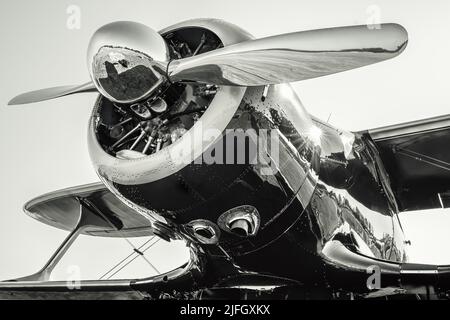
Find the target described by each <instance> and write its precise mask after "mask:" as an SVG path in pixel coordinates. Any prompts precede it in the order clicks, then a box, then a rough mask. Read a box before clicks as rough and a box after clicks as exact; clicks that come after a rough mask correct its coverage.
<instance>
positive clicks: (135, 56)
mask: <svg viewBox="0 0 450 320" xmlns="http://www.w3.org/2000/svg"><path fill="white" fill-rule="evenodd" d="M407 42H408V35H407V32H406V30H405V29H404V28H403V27H402V26H400V25H398V24H381V25H379V26H377V27H375V26H374V28H369V26H365V25H362V26H348V27H338V28H329V29H319V30H311V31H302V32H294V33H288V34H282V35H277V36H271V37H266V38H262V39H256V40H249V41H245V42H241V43H238V44H234V45H230V46H226V47H223V48H220V49H216V50H213V51H209V52H206V53H202V54H198V55H194V56H191V57H187V58H183V59H178V60H170V59H169V53H168V50H167V46H166V44H165V41H164V39H163V38H162V37H161V36H160V35H159V34H158V33H157V32H156V31H154V30H153V29H151V28H149V27H147V26H145V25H143V24H140V23H136V22H128V21H119V22H113V23H110V24H107V25H105V26H103V27H101V28H100V29H99V30H97V31H96V32H95V33H94V35H93V36H92V38H91V41H90V44H89V48H88V55H87V63H88V69H89V73H90V76H91V79H92V82H88V83H86V84H83V85H79V86H62V87H55V88H48V89H42V90H37V91H32V92H28V93H24V94H21V95H19V96H17V97H15V98H13V99H12V100H11V101H10V102H9V103H8V104H10V105H17V104H24V103H32V102H38V101H44V100H48V99H53V98H58V97H61V96H65V95H70V94H75V93H80V92H89V91H96V90H97V91H99V92H100V93H101V94H102V95H103V96H105V97H106V98H108V99H110V100H112V101H115V102H119V103H133V102H136V101H139V100H142V99H146V98H148V97H149V96H150V95H151V94H152V93H153V92H154V91H155V89H157V88H158V87H159V86H160V85H162V84H163V83H164V82H166V81H170V82H178V81H194V82H201V83H209V84H215V85H234V86H262V85H269V84H279V83H286V82H294V81H300V80H306V79H311V78H316V77H321V76H325V75H329V74H333V73H337V72H342V71H346V70H350V69H355V68H359V67H362V66H366V65H370V64H373V63H376V62H380V61H383V60H387V59H390V58H393V57H395V56H397V55H399V54H400V53H401V52H402V51H403V50H404V48H405V47H406V44H407Z"/></svg>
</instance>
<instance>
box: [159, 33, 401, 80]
mask: <svg viewBox="0 0 450 320" xmlns="http://www.w3.org/2000/svg"><path fill="white" fill-rule="evenodd" d="M407 40H408V36H407V33H406V31H405V29H403V27H401V26H400V25H397V24H382V25H381V27H380V28H379V29H376V28H373V29H372V28H369V27H368V26H350V27H341V28H330V29H320V30H312V31H303V32H295V33H288V34H283V35H278V36H272V37H267V38H263V39H257V40H252V41H247V42H243V43H239V44H236V45H233V46H228V47H225V48H222V49H218V50H215V51H212V52H208V53H204V54H200V55H197V56H194V57H190V58H185V59H182V60H178V61H172V62H170V64H169V71H168V73H169V77H170V79H171V81H183V80H187V81H199V82H205V83H214V84H218V85H239V86H260V85H267V84H278V83H286V82H293V81H299V80H305V79H311V78H316V77H320V76H324V75H328V74H333V73H337V72H341V71H345V70H350V69H354V68H359V67H362V66H365V65H369V64H372V63H376V62H380V61H383V60H386V59H390V58H393V57H395V56H397V55H398V54H400V53H401V52H402V51H403V49H404V48H405V46H406V43H407Z"/></svg>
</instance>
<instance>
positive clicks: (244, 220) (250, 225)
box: [217, 205, 261, 237]
mask: <svg viewBox="0 0 450 320" xmlns="http://www.w3.org/2000/svg"><path fill="white" fill-rule="evenodd" d="M217 224H218V225H219V227H220V228H221V229H222V230H224V231H227V232H231V233H234V234H239V235H241V236H245V237H247V236H254V235H256V234H257V233H258V231H259V226H260V224H261V217H260V215H259V212H258V209H256V208H255V207H253V206H249V205H243V206H238V207H235V208H232V209H230V210H228V211H226V212H224V213H222V214H221V215H220V217H219V219H217Z"/></svg>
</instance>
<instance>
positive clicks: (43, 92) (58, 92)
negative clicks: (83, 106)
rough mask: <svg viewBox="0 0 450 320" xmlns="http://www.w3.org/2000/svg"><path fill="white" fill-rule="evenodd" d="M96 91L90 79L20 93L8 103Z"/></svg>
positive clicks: (30, 101)
mask: <svg viewBox="0 0 450 320" xmlns="http://www.w3.org/2000/svg"><path fill="white" fill-rule="evenodd" d="M96 91H97V89H96V87H95V85H94V84H93V83H92V82H91V81H89V82H87V83H85V84H82V85H75V86H60V87H53V88H46V89H40V90H36V91H30V92H26V93H22V94H20V95H18V96H17V97H14V98H13V99H11V101H9V102H8V105H17V104H26V103H34V102H39V101H45V100H50V99H55V98H59V97H63V96H67V95H70V94H75V93H82V92H96Z"/></svg>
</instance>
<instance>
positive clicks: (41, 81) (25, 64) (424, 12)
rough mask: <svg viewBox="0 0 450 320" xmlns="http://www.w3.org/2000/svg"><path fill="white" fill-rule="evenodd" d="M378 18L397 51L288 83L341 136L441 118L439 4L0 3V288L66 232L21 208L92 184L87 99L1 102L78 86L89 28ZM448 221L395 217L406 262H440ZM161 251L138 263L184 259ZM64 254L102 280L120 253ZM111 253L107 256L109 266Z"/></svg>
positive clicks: (303, 24) (110, 247) (447, 256)
mask: <svg viewBox="0 0 450 320" xmlns="http://www.w3.org/2000/svg"><path fill="white" fill-rule="evenodd" d="M70 5H77V6H78V7H79V8H80V10H81V28H80V29H79V30H70V29H68V28H67V26H66V22H67V19H68V16H69V15H68V14H67V12H66V10H67V8H68V7H69V6H70ZM378 10H379V11H378ZM377 11H378V12H379V16H380V20H381V22H396V23H400V24H402V25H403V26H404V27H405V28H406V29H407V30H408V33H409V45H408V47H407V48H406V50H405V51H404V52H403V53H402V55H400V56H399V57H397V58H395V59H392V60H390V61H386V62H383V63H380V64H376V65H372V66H368V67H365V68H361V69H359V70H353V71H350V72H346V73H342V74H337V75H332V76H328V77H324V78H319V79H312V80H308V81H304V82H301V83H296V84H295V85H294V86H295V88H296V90H297V92H298V94H299V96H300V98H301V100H302V101H303V103H304V104H305V106H306V108H307V109H308V110H309V112H311V113H312V114H314V115H316V116H319V117H321V118H324V119H326V118H328V116H329V114H330V113H332V115H331V120H330V122H331V123H332V124H334V125H336V126H339V127H342V128H346V129H351V130H360V129H367V128H372V127H378V126H383V125H387V124H393V123H398V122H403V121H409V120H414V119H420V118H426V117H430V116H435V115H441V114H447V113H448V105H449V100H450V90H449V87H448V86H449V84H448V74H449V72H450V62H449V57H448V53H449V51H450V50H449V49H450V38H449V37H448V34H449V31H450V2H449V1H446V0H442V1H438V0H436V1H433V2H431V1H414V3H413V2H412V1H406V0H401V1H388V0H386V1H365V0H353V1H332V0H330V1H320V0H315V1H300V0H293V1H287V0H276V1H261V0H251V1H248V0H246V1H242V0H226V1H223V0H220V1H219V0H206V1H198V0H192V1H179V0H177V1H154V0H142V1H133V0H131V1H114V0H102V1H87V0H86V1H76V0H72V1H66V0H63V1H50V0H40V1H25V0H15V1H12V0H11V1H5V0H3V1H2V10H1V11H0V30H1V39H2V46H1V51H0V57H1V60H0V61H1V63H2V66H1V69H0V70H1V73H0V88H1V89H0V107H1V108H0V142H1V143H0V145H1V148H2V151H1V157H0V177H1V178H0V197H1V198H0V199H1V201H0V279H8V278H13V277H17V276H21V275H25V274H29V273H32V272H34V271H36V270H37V269H39V267H40V266H41V265H43V264H44V262H45V261H46V259H47V258H48V257H49V256H50V254H51V252H52V251H53V250H54V249H55V248H56V247H57V246H58V245H59V242H60V241H61V240H62V239H63V238H64V237H65V232H63V231H60V230H56V229H53V228H51V227H48V226H46V225H43V224H40V223H38V222H36V221H34V220H33V219H31V218H29V217H28V216H26V215H24V214H23V213H22V205H23V204H24V203H25V202H26V201H27V200H29V199H30V198H33V197H35V196H38V195H40V194H42V193H46V192H49V191H52V190H56V189H60V188H65V187H68V186H73V185H79V184H85V183H89V182H94V181H97V177H96V175H95V172H94V171H93V169H92V167H91V165H90V160H89V156H88V152H87V146H86V132H87V121H88V117H89V114H90V112H91V108H92V105H93V103H94V99H95V94H85V95H79V96H72V97H67V98H63V99H58V100H53V101H47V102H41V103H36V104H32V105H24V106H18V107H6V103H7V101H9V99H10V98H12V97H13V96H15V95H17V94H19V93H22V92H25V91H29V90H34V89H39V88H44V87H51V86H55V85H64V84H79V83H84V82H86V81H87V80H88V79H89V78H88V77H89V76H88V73H87V69H86V63H85V54H86V48H87V45H88V41H89V38H90V36H91V34H92V33H93V32H94V31H95V30H96V29H97V28H98V27H100V26H101V25H103V24H105V23H108V22H111V21H115V20H134V21H138V22H142V23H146V24H148V25H149V26H151V27H152V28H154V29H156V30H159V29H162V28H164V27H166V26H168V25H171V24H174V23H176V22H179V21H182V20H186V19H192V18H198V17H211V18H222V19H225V20H228V21H230V22H232V23H235V24H237V25H240V26H241V27H243V28H244V29H246V30H248V31H249V32H250V33H252V34H253V35H255V36H256V37H264V36H269V35H275V34H279V33H286V32H293V31H299V30H307V29H317V28H324V27H333V26H343V25H352V24H365V23H367V22H368V21H370V17H371V14H373V13H374V12H375V13H376V12H377ZM442 147H448V146H442ZM449 213H450V212H449V211H443V210H442V211H440V212H431V213H430V212H428V213H417V214H412V213H410V214H408V215H402V220H403V222H404V228H405V230H406V233H407V236H408V237H409V238H410V239H411V240H412V243H413V245H412V249H411V251H410V256H411V259H412V261H414V262H431V263H441V264H443V263H450V252H449V250H448V249H447V248H450V235H449V232H448V230H449V227H450V218H449V217H448V215H449ZM142 241H143V239H139V240H134V242H135V244H136V245H139V243H140V242H142ZM169 248H172V246H170V247H168V246H167V245H160V246H159V247H157V246H155V249H154V251H151V250H153V249H151V250H150V251H151V252H150V253H149V258H150V259H152V261H154V263H155V264H156V265H157V266H158V267H159V268H161V269H164V268H168V267H170V266H174V265H175V264H176V263H177V261H178V260H180V259H183V258H185V252H184V251H183V250H182V248H180V247H179V246H178V247H177V248H175V249H173V250H174V251H169ZM75 249H76V250H74V253H73V254H72V256H71V257H68V258H67V262H68V263H69V264H70V263H75V262H74V261H75V260H77V261H78V260H80V262H81V263H80V265H82V266H86V265H87V266H88V269H89V270H94V269H95V270H96V272H97V273H96V274H101V271H104V270H105V269H107V267H108V266H111V265H112V264H113V262H114V261H117V260H118V259H120V258H122V257H123V256H125V255H126V254H128V253H129V249H130V248H129V247H128V245H127V243H126V242H125V241H124V240H120V239H119V240H112V241H111V240H108V241H93V240H91V239H90V238H88V237H82V239H81V242H80V243H79V244H78V245H77V248H75ZM113 252H114V253H116V255H115V256H113V258H111V257H110V256H111V255H110V253H111V254H112V253H113ZM118 252H120V254H119V255H117V253H118ZM169 253H170V254H169ZM108 257H109V258H108ZM177 259H178V260H177ZM105 261H106V262H105ZM101 263H102V264H103V265H104V266H103V265H101ZM144 269H145V272H144V271H143V270H144ZM83 270H85V269H83ZM133 270H134V272H136V274H137V272H138V271H139V272H144V274H145V273H146V272H148V273H149V274H150V273H151V272H150V271H149V270H148V269H147V268H146V267H145V265H143V264H141V265H137V266H136V267H135V268H134V269H133ZM105 271H106V270H105Z"/></svg>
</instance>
